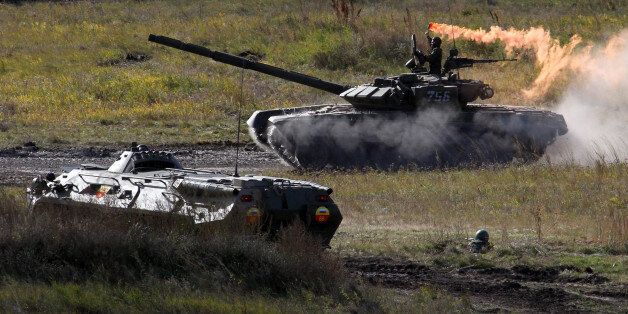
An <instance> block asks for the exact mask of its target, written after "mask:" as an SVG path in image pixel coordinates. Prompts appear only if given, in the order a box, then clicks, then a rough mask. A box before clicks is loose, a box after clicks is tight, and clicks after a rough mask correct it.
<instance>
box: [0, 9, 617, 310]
mask: <svg viewBox="0 0 628 314" xmlns="http://www.w3.org/2000/svg"><path fill="white" fill-rule="evenodd" d="M330 3H331V1H305V0H301V1H288V0H285V1H283V0H255V1H178V2H174V1H102V2H97V1H72V2H60V3H58V2H33V3H31V2H24V3H21V4H19V5H18V4H7V3H4V2H3V3H0V148H3V147H9V146H14V145H21V144H23V143H24V142H25V141H29V140H31V141H34V142H37V143H38V144H39V145H40V146H46V145H60V146H63V145H72V146H75V145H115V144H125V145H126V144H128V143H129V142H131V141H139V142H144V143H148V144H152V145H155V144H174V143H176V144H188V143H196V142H214V141H224V140H233V139H234V138H235V135H234V129H235V128H234V122H235V119H236V115H237V106H238V103H239V100H240V78H241V75H242V74H243V76H242V78H243V81H244V86H243V87H244V88H243V95H244V98H243V113H244V114H243V116H244V117H247V116H248V114H250V113H252V112H253V111H254V110H257V109H265V108H276V107H289V106H299V105H302V104H315V103H322V102H338V101H340V99H339V98H338V97H336V96H334V95H329V94H326V93H324V92H321V91H317V90H314V89H311V88H307V87H303V86H298V85H295V84H292V83H288V82H284V81H281V80H279V79H275V78H270V77H267V76H264V75H260V74H256V73H252V72H244V73H243V72H241V71H240V70H238V69H234V68H231V67H228V66H226V65H221V64H218V63H215V62H213V61H211V60H208V59H203V58H201V57H198V56H193V55H189V54H185V53H183V52H180V51H176V50H174V49H170V48H166V47H161V46H158V45H156V44H152V43H149V42H148V41H147V37H148V34H149V33H155V34H162V35H168V36H171V37H175V38H178V39H181V40H184V41H189V42H193V43H197V44H201V45H204V46H207V47H209V48H213V49H216V50H221V51H228V52H232V53H240V52H244V51H252V52H254V53H256V54H259V55H262V56H263V57H262V61H263V62H266V63H269V64H273V65H277V66H280V67H286V68H288V69H291V70H296V71H300V72H304V73H307V74H310V75H314V76H317V77H320V78H323V79H328V80H331V81H335V82H340V83H343V84H351V83H361V82H366V81H370V80H371V79H372V77H374V76H381V75H385V74H391V73H398V72H402V71H405V69H404V68H403V64H404V63H405V61H406V59H407V58H408V55H409V53H408V50H409V47H410V43H409V35H410V34H411V33H417V35H419V38H422V36H421V35H422V33H423V32H424V30H425V28H426V26H427V23H428V22H429V21H436V22H444V23H452V24H458V25H462V26H466V27H472V28H477V27H485V28H486V27H488V26H490V25H493V24H495V20H494V19H493V18H492V17H491V15H490V14H489V10H490V11H492V12H494V13H497V14H498V16H499V23H500V25H501V26H503V27H511V26H512V27H516V28H528V27H532V26H540V25H542V26H544V27H546V28H547V29H549V30H550V31H551V32H552V35H553V36H555V37H556V38H559V39H560V40H561V41H562V42H566V41H568V39H569V38H570V37H571V36H572V35H573V34H580V35H581V36H583V38H584V39H585V41H591V42H594V43H598V42H604V40H605V39H607V38H608V37H610V36H611V35H613V34H615V33H616V32H617V31H618V30H619V29H622V28H625V27H626V26H627V25H628V16H627V14H626V12H627V7H626V4H625V3H624V2H622V1H616V0H596V1H586V2H585V1H581V2H573V1H566V0H553V1H531V0H523V1H514V0H512V1H511V0H499V1H451V2H449V4H450V5H448V3H447V2H446V1H436V0H431V1H430V0H425V1H356V10H355V11H353V12H347V14H346V15H343V14H342V12H338V11H334V9H333V8H332V6H331V5H330ZM487 3H494V4H491V5H489V4H487ZM449 7H450V8H449ZM360 9H361V10H360ZM358 11H359V12H360V13H359V15H358V13H357V12H358ZM420 44H421V45H425V43H422V42H420ZM456 44H457V46H458V48H459V49H460V50H461V51H463V53H464V54H465V55H467V56H470V57H481V58H500V57H501V56H502V54H501V50H502V49H501V47H500V45H499V44H491V45H487V46H483V45H478V44H474V43H471V42H466V41H457V42H456ZM450 46H451V42H445V50H447V49H448V48H449V47H450ZM423 48H425V47H423ZM537 72H538V68H536V67H535V66H534V60H532V58H531V57H529V56H524V57H523V58H522V59H521V60H519V61H518V62H512V63H504V64H498V65H489V66H484V67H477V68H473V69H469V70H465V71H463V72H462V74H463V76H464V77H474V78H479V79H482V80H485V81H486V82H488V83H491V85H492V86H493V87H494V89H495V91H496V96H495V97H494V98H493V99H491V100H490V101H491V102H496V103H509V104H525V105H538V106H542V107H549V108H552V106H554V104H555V103H556V102H557V101H558V99H560V96H561V94H562V92H563V90H564V89H565V87H566V86H567V84H568V83H569V77H568V76H565V77H563V78H562V79H561V80H560V82H559V83H558V84H556V86H554V87H553V89H552V90H551V91H550V93H549V94H547V95H546V96H545V97H544V98H542V99H540V100H537V101H534V102H532V101H530V100H528V99H526V98H525V97H524V96H523V94H522V93H521V90H522V89H523V88H526V87H528V86H529V85H530V83H531V82H532V81H533V80H534V78H535V76H536V74H537ZM242 131H243V135H244V137H245V139H247V140H248V134H245V133H246V128H243V130H242ZM269 175H270V174H269ZM272 175H277V176H285V177H292V178H301V179H305V180H311V181H316V182H317V183H320V184H323V185H327V186H331V187H333V188H334V190H335V192H334V194H333V195H332V196H333V198H334V200H335V201H336V202H337V203H338V204H339V206H340V208H341V209H342V211H343V215H344V217H345V219H344V221H343V223H342V225H341V228H340V229H339V231H338V233H337V235H336V237H335V238H334V240H333V241H332V249H331V250H330V251H327V252H326V253H324V254H323V253H321V252H320V251H319V250H312V249H309V248H310V247H311V246H309V245H308V243H307V242H301V243H297V245H293V244H291V241H286V242H284V243H281V242H280V243H268V242H266V241H261V240H260V239H249V238H247V239H242V238H233V239H225V238H224V237H223V238H218V239H214V240H212V241H206V240H203V239H199V238H197V237H195V235H192V234H186V233H185V232H174V233H171V234H159V235H154V234H151V233H147V232H145V230H142V229H133V230H131V231H126V232H122V233H120V232H115V231H112V230H109V228H107V226H106V224H102V222H101V223H100V224H98V223H96V224H95V225H94V224H93V222H92V224H72V223H69V224H63V223H61V224H59V223H57V222H54V221H40V220H38V219H34V220H33V217H30V216H28V215H26V214H25V204H24V194H23V188H22V187H20V188H4V187H3V188H0V209H1V210H0V218H1V219H0V227H1V228H0V252H4V253H3V254H2V256H10V257H11V258H3V259H0V307H2V309H3V311H21V310H27V311H50V312H56V311H123V312H126V311H151V310H154V309H157V308H158V309H162V310H164V311H172V312H188V311H203V312H206V311H211V312H302V311H317V312H320V311H325V312H332V311H362V312H363V311H367V310H372V311H376V310H384V311H388V312H399V311H404V309H407V311H410V310H413V311H423V312H435V311H440V312H442V311H448V312H452V311H462V312H467V311H471V310H472V308H471V307H470V306H469V304H468V300H466V299H465V298H460V297H453V296H452V295H451V294H449V293H447V292H444V291H440V290H438V289H436V288H432V287H425V288H422V289H419V290H414V291H412V292H409V291H404V292H402V293H400V292H399V291H395V290H391V289H384V288H379V287H373V286H370V285H366V284H365V283H363V282H360V281H359V280H356V279H355V278H352V277H350V276H347V274H346V273H345V272H344V270H343V268H342V267H341V266H339V263H341V260H342V258H345V257H347V256H391V257H401V258H407V259H411V260H415V261H420V262H421V263H422V264H425V265H428V266H429V267H433V268H435V269H442V270H444V271H449V270H452V269H456V268H459V267H465V266H481V267H485V266H496V267H510V266H513V265H521V264H524V265H533V266H553V265H572V266H575V267H577V268H579V269H582V270H584V269H586V268H587V267H590V268H591V269H593V270H594V271H595V273H597V274H601V275H603V276H605V277H608V278H610V279H611V280H612V281H613V282H618V283H628V275H627V274H628V246H627V245H628V206H627V205H628V198H627V194H626V186H628V165H626V163H606V162H604V161H598V162H597V163H596V164H595V165H593V166H591V167H583V166H578V165H575V164H570V163H562V164H559V165H557V164H552V163H548V162H545V163H541V164H537V165H528V166H520V165H512V166H509V167H487V168H482V169H472V170H464V169H450V170H444V171H431V172H427V171H413V170H407V171H404V170H402V171H397V172H391V173H387V172H377V171H364V172H321V173H307V174H303V173H297V172H279V173H273V174H272ZM479 228H487V229H488V230H489V232H490V234H491V242H493V244H494V245H495V248H494V250H492V251H491V252H489V253H488V254H484V255H474V254H469V253H467V252H468V251H467V248H466V244H467V238H468V237H471V236H473V234H474V232H475V231H476V230H477V229H479ZM240 240H241V241H240ZM92 248H96V249H94V250H92ZM86 252H87V253H86ZM138 252H141V254H149V255H150V254H152V255H150V256H152V257H153V258H151V259H141V258H138V256H139V255H138V254H139V253H138ZM216 260H218V261H219V262H216ZM242 260H245V261H250V262H251V263H250V264H254V265H256V266H258V267H260V268H259V269H255V268H253V267H251V266H250V265H249V264H247V265H245V266H246V267H241V266H243V263H241V261H242ZM313 260H314V261H321V260H322V261H323V262H321V263H317V264H314V267H313V268H311V269H310V268H309V266H310V265H311V264H313V263H311V261H313ZM25 261H28V263H31V264H28V263H25ZM103 261H107V263H105V262H103ZM111 261H115V263H110V262H111ZM239 261H240V262H239ZM221 263H222V266H221ZM306 264H307V266H308V267H307V268H304V265H306ZM223 266H224V267H223ZM32 269H37V270H38V271H36V272H33V271H32ZM234 269H236V270H238V272H236V273H234V272H233V270H234ZM169 274H174V275H172V276H169ZM578 275H584V274H578ZM277 277H279V278H283V279H284V280H280V281H275V280H273V279H272V278H277ZM277 282H278V283H277Z"/></svg>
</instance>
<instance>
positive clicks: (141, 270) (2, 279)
mask: <svg viewBox="0 0 628 314" xmlns="http://www.w3.org/2000/svg"><path fill="white" fill-rule="evenodd" d="M24 206H25V204H24V195H23V190H21V189H15V188H0V255H1V256H3V258H2V259H0V274H1V276H0V309H2V311H13V312H15V311H28V312H68V311H70V312H136V311H139V312H146V311H149V312H151V311H155V310H160V311H166V312H221V313H222V312H229V313H233V312H235V313H268V312H271V313H277V312H321V311H325V312H329V311H333V312H337V311H340V312H347V311H353V312H354V311H364V310H374V311H378V312H381V311H384V312H396V311H398V310H399V309H400V308H403V309H414V310H416V309H425V310H426V311H427V310H430V309H441V310H446V311H460V310H464V309H468V304H467V303H464V302H461V301H459V300H457V299H455V298H454V297H453V296H451V295H449V294H447V293H445V292H442V291H440V290H438V289H433V288H429V287H426V288H424V289H422V290H420V291H416V292H410V293H407V294H405V295H403V296H396V297H395V298H392V299H391V295H393V293H394V292H393V291H389V290H386V289H383V288H374V287H366V286H363V285H361V284H360V283H359V282H358V281H356V280H355V279H353V278H350V277H349V276H348V275H347V273H346V270H345V268H344V266H343V264H342V262H341V260H340V259H339V258H338V257H337V256H336V254H334V253H332V252H329V251H323V250H322V248H321V247H320V245H319V244H318V242H317V241H316V239H312V238H310V237H309V236H308V235H307V234H305V233H304V230H303V228H302V227H300V226H292V227H290V228H288V229H286V230H284V231H283V232H282V233H281V235H280V236H279V239H278V241H277V242H276V243H271V242H268V241H265V240H263V239H262V238H261V237H259V236H253V235H250V234H249V235H247V234H246V233H242V232H240V231H239V230H232V229H226V230H222V229H221V231H219V232H213V233H212V234H211V237H207V236H206V235H207V234H206V233H203V234H199V233H196V232H193V231H190V230H180V229H161V228H159V229H155V228H151V227H149V226H146V225H142V224H131V227H130V228H129V227H128V226H127V228H121V226H119V225H118V223H119V221H118V220H117V219H113V218H112V217H111V216H109V215H99V214H97V213H92V215H91V218H85V217H83V218H78V217H74V218H72V217H67V216H66V217H64V219H58V218H57V217H51V216H47V215H41V214H40V215H37V216H34V215H30V214H27V213H26V212H25V209H24ZM123 225H128V223H127V222H126V221H125V222H124V223H123ZM116 226H118V227H116Z"/></svg>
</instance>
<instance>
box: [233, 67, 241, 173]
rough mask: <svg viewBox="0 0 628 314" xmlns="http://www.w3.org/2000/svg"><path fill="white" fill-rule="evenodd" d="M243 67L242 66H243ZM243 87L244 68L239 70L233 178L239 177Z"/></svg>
mask: <svg viewBox="0 0 628 314" xmlns="http://www.w3.org/2000/svg"><path fill="white" fill-rule="evenodd" d="M243 63H244V62H243ZM243 65H244V64H243ZM243 85H244V67H242V68H240V97H239V99H238V126H237V128H236V129H237V134H236V158H235V171H234V172H233V176H234V177H239V176H240V174H239V173H238V159H239V158H240V124H242V122H241V120H242V103H243V102H244V93H243V91H242V88H243Z"/></svg>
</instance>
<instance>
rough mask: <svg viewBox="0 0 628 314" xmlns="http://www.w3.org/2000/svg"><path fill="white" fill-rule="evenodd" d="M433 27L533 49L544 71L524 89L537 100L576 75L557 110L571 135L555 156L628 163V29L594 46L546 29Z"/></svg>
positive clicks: (555, 147) (508, 49)
mask: <svg viewBox="0 0 628 314" xmlns="http://www.w3.org/2000/svg"><path fill="white" fill-rule="evenodd" d="M429 29H430V30H432V31H434V32H436V33H439V34H442V35H444V36H447V37H450V38H464V39H467V40H472V41H476V42H480V43H492V42H495V41H497V40H499V41H501V42H502V43H503V44H504V49H505V51H506V53H508V54H509V55H512V54H514V53H515V50H516V49H531V50H532V51H533V52H534V55H535V60H536V63H537V65H538V66H539V67H540V71H539V74H538V76H537V77H536V78H535V80H534V82H533V83H532V86H530V87H529V88H527V89H525V90H523V94H524V96H526V97H528V98H531V99H535V98H540V97H543V96H544V95H545V94H546V93H547V91H548V90H549V89H550V87H551V86H552V84H553V83H554V82H555V80H556V79H557V78H558V77H559V75H560V74H561V73H563V72H565V71H571V73H573V74H574V75H573V79H572V82H571V85H570V86H569V88H568V89H567V91H566V93H565V95H564V96H563V98H562V100H561V101H560V103H559V105H558V108H557V111H558V112H559V113H561V114H562V115H563V116H564V117H565V120H566V122H567V125H568V127H569V133H568V134H567V135H566V136H564V137H561V138H559V140H558V141H557V143H555V144H554V145H552V146H551V147H550V150H549V151H548V153H549V156H550V157H554V159H559V160H568V161H575V162H578V163H583V164H589V163H592V162H594V161H596V160H604V161H607V162H608V161H611V162H617V161H620V162H621V161H623V162H625V161H627V160H628V144H627V142H626V141H627V140H626V133H627V132H626V125H628V96H627V95H626V92H627V91H628V44H627V43H628V30H623V31H622V32H621V33H620V34H619V35H616V36H613V37H612V38H610V39H609V40H608V41H607V42H606V44H605V45H603V46H602V47H594V46H593V45H591V44H583V43H582V38H581V37H580V36H578V35H574V36H573V37H571V40H570V41H569V42H568V43H566V44H564V45H561V44H560V42H559V40H558V39H555V38H552V37H551V35H550V32H549V31H548V30H545V29H544V28H542V27H532V28H530V29H527V30H518V29H514V28H510V29H507V30H506V29H502V28H501V27H498V26H492V27H490V29H489V30H488V31H486V30H483V29H468V28H464V27H460V26H455V25H448V24H440V23H430V25H429Z"/></svg>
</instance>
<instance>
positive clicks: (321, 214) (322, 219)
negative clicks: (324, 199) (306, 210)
mask: <svg viewBox="0 0 628 314" xmlns="http://www.w3.org/2000/svg"><path fill="white" fill-rule="evenodd" d="M328 220H329V209H328V208H327V207H325V206H321V207H319V208H317V209H316V212H315V213H314V221H316V222H318V223H326V222H327V221H328Z"/></svg>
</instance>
